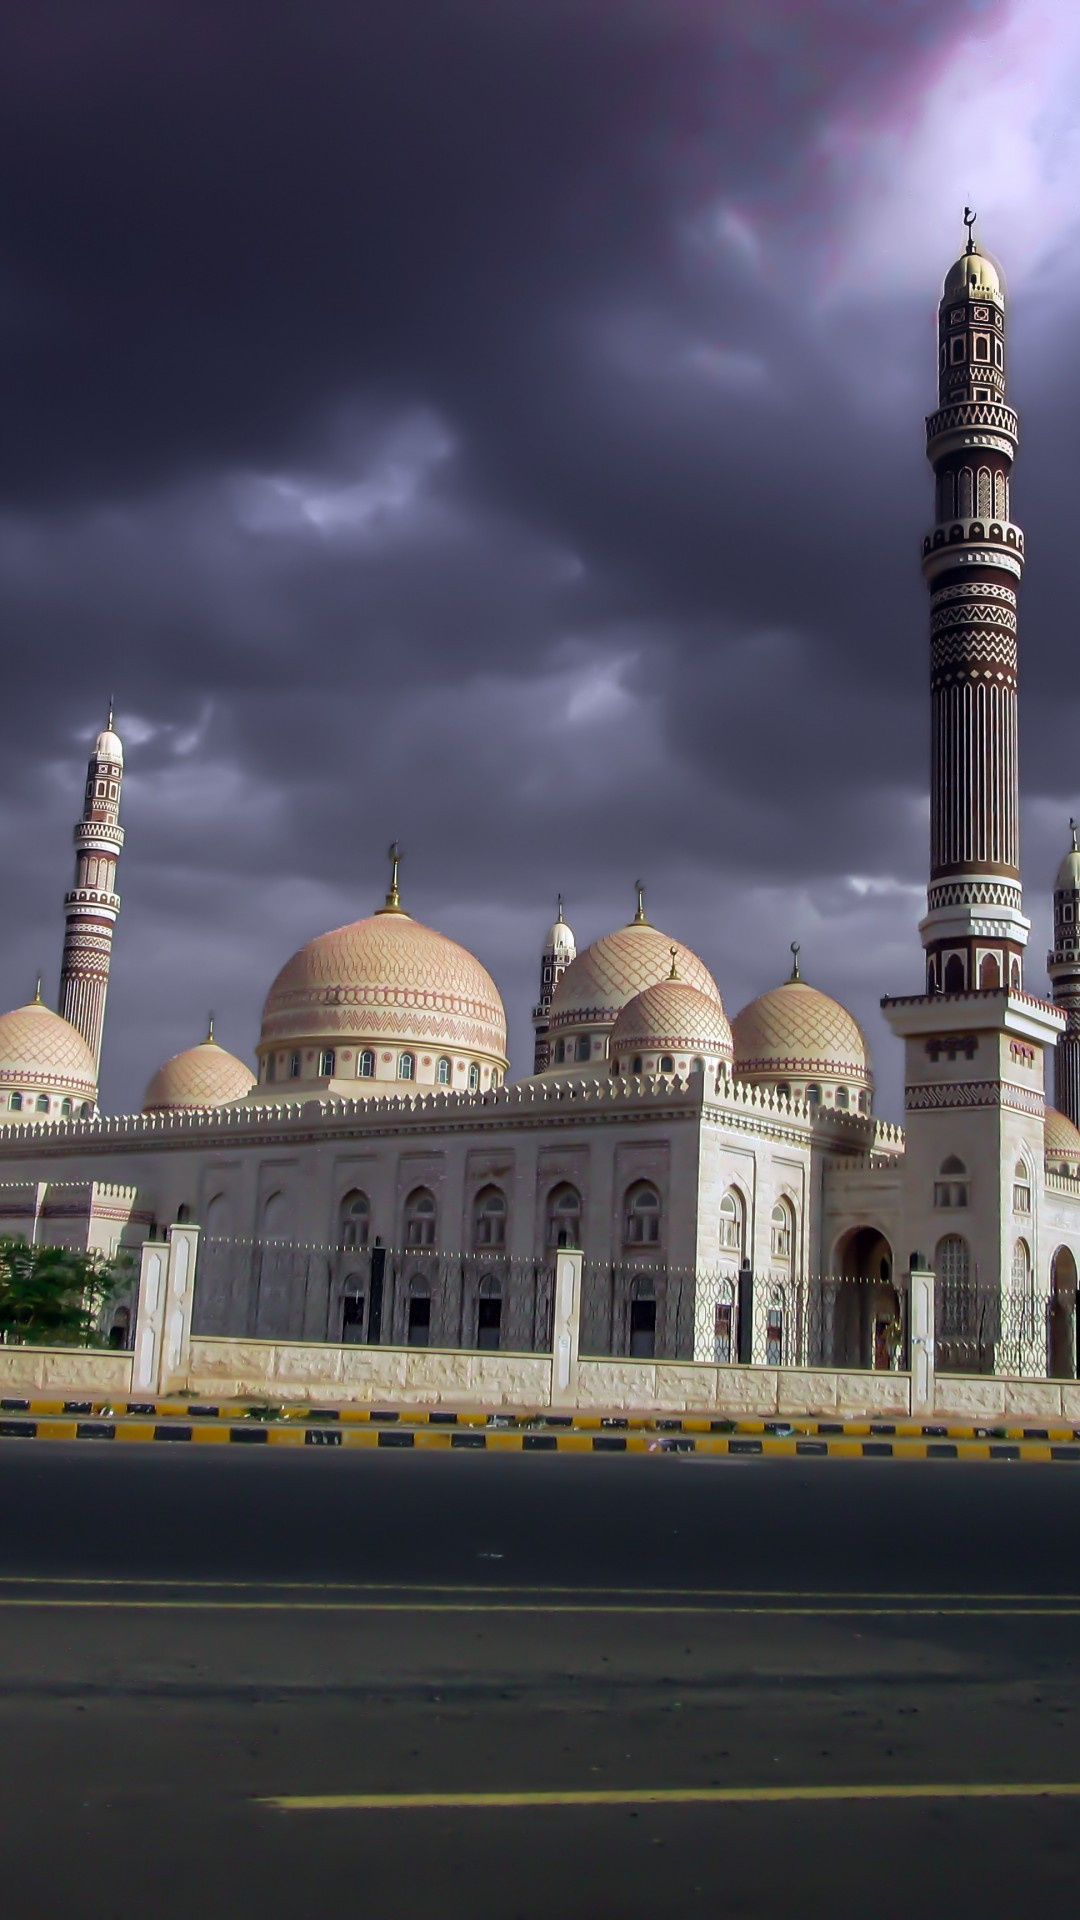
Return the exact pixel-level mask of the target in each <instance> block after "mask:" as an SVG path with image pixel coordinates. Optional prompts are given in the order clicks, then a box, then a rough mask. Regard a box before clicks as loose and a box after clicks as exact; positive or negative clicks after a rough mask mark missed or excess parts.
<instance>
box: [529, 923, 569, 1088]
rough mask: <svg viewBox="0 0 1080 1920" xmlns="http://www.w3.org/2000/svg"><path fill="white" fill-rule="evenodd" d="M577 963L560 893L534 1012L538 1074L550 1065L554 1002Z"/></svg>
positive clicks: (545, 952) (546, 944) (535, 1057)
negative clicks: (549, 1040) (570, 969)
mask: <svg viewBox="0 0 1080 1920" xmlns="http://www.w3.org/2000/svg"><path fill="white" fill-rule="evenodd" d="M576 959H577V947H576V945H575V943H574V935H573V931H572V929H571V928H570V927H568V926H567V924H566V921H565V920H564V919H563V897H562V894H561V893H560V895H559V911H558V914H557V916H556V918H555V922H554V925H553V926H552V927H550V928H549V930H548V936H547V939H546V940H545V941H544V951H543V955H542V957H541V960H540V998H539V1000H538V1001H537V1003H536V1005H535V1007H534V1008H533V1032H534V1033H535V1035H536V1045H535V1048H534V1051H533V1072H534V1073H543V1071H544V1069H545V1068H546V1067H547V1065H548V1054H549V1051H550V1049H549V1046H548V1028H549V1026H550V1015H551V998H552V995H553V994H554V992H555V989H556V987H557V986H558V984H559V981H560V980H561V979H562V977H563V974H564V973H565V972H566V969H567V967H568V966H569V965H570V962H571V960H576Z"/></svg>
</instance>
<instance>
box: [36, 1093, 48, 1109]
mask: <svg viewBox="0 0 1080 1920" xmlns="http://www.w3.org/2000/svg"><path fill="white" fill-rule="evenodd" d="M34 1105H35V1106H36V1108H37V1111H38V1112H39V1113H48V1111H49V1096H48V1094H47V1093H39V1094H38V1097H37V1099H36V1101H35V1102H34Z"/></svg>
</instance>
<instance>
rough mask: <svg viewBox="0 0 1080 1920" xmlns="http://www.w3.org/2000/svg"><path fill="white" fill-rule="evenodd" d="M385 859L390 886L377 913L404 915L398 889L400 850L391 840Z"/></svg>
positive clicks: (394, 841) (396, 843) (395, 842)
mask: <svg viewBox="0 0 1080 1920" xmlns="http://www.w3.org/2000/svg"><path fill="white" fill-rule="evenodd" d="M386 857H387V859H388V860H389V862H390V885H389V887H388V889H387V893H386V904H385V905H384V906H381V907H379V909H378V912H379V913H404V911H405V909H404V907H403V906H402V904H401V892H400V889H399V887H398V871H399V869H400V866H401V848H400V846H399V845H398V842H397V841H396V840H392V841H391V842H390V845H389V846H388V847H387V849H386Z"/></svg>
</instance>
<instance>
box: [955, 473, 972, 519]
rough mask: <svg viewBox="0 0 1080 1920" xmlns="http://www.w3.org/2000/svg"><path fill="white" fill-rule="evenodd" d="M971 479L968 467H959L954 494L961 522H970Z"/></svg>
mask: <svg viewBox="0 0 1080 1920" xmlns="http://www.w3.org/2000/svg"><path fill="white" fill-rule="evenodd" d="M973 478H974V476H973V474H972V471H971V468H970V467H961V469H960V474H959V485H958V487H957V492H956V511H957V516H958V518H959V519H961V520H970V519H971V516H972V491H973V486H972V483H973Z"/></svg>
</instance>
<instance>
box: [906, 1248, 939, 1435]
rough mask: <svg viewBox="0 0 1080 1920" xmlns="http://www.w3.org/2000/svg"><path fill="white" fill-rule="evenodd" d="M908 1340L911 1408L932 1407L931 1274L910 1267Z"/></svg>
mask: <svg viewBox="0 0 1080 1920" xmlns="http://www.w3.org/2000/svg"><path fill="white" fill-rule="evenodd" d="M908 1286H909V1289H910V1293H909V1334H910V1340H911V1411H912V1413H931V1412H932V1411H933V1407H934V1275H933V1274H932V1273H929V1272H927V1271H925V1270H924V1269H923V1268H921V1267H913V1268H912V1270H911V1272H910V1274H909V1275H908Z"/></svg>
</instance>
